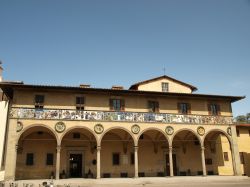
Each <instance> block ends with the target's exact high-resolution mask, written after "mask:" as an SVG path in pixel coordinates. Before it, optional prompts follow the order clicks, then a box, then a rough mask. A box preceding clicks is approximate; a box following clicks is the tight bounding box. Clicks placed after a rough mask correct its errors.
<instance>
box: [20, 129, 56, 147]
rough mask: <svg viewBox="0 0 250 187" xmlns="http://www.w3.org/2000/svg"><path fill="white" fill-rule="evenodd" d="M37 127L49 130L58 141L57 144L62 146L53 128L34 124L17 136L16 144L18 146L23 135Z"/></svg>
mask: <svg viewBox="0 0 250 187" xmlns="http://www.w3.org/2000/svg"><path fill="white" fill-rule="evenodd" d="M36 127H42V128H45V129H47V130H48V131H49V132H50V133H51V134H52V135H53V136H54V137H55V139H56V143H57V145H60V144H59V137H58V134H57V133H55V131H54V129H52V128H51V127H49V126H47V125H44V124H32V125H29V126H28V127H25V128H24V129H23V130H22V131H20V132H19V134H18V135H17V139H16V144H18V142H19V140H20V138H21V137H22V135H23V134H24V133H25V132H27V131H28V130H30V129H33V128H36Z"/></svg>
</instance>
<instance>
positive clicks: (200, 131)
mask: <svg viewBox="0 0 250 187" xmlns="http://www.w3.org/2000/svg"><path fill="white" fill-rule="evenodd" d="M197 133H198V134H199V135H200V136H203V135H204V134H205V129H204V127H198V128H197Z"/></svg>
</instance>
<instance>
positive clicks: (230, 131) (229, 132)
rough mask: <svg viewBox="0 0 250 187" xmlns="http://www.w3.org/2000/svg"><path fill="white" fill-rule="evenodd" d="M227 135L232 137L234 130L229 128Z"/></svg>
mask: <svg viewBox="0 0 250 187" xmlns="http://www.w3.org/2000/svg"><path fill="white" fill-rule="evenodd" d="M227 134H229V135H230V136H232V130H231V127H228V128H227Z"/></svg>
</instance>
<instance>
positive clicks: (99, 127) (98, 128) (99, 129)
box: [94, 124, 104, 134]
mask: <svg viewBox="0 0 250 187" xmlns="http://www.w3.org/2000/svg"><path fill="white" fill-rule="evenodd" d="M94 130H95V132H96V134H101V133H102V132H103V131H104V128H103V126H102V124H96V125H95V127H94Z"/></svg>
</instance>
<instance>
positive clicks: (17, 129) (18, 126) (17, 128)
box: [16, 121, 23, 132]
mask: <svg viewBox="0 0 250 187" xmlns="http://www.w3.org/2000/svg"><path fill="white" fill-rule="evenodd" d="M21 130H23V123H22V122H21V121H18V122H17V125H16V131H17V132H20V131H21Z"/></svg>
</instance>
